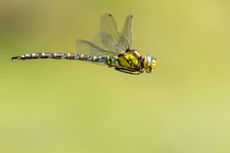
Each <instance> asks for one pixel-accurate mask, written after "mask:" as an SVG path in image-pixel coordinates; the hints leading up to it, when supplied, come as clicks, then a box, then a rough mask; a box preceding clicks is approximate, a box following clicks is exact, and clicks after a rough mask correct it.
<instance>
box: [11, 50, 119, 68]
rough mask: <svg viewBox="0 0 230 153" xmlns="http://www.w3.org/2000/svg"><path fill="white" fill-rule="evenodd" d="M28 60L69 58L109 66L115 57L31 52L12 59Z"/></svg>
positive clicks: (112, 64)
mask: <svg viewBox="0 0 230 153" xmlns="http://www.w3.org/2000/svg"><path fill="white" fill-rule="evenodd" d="M15 59H17V60H28V59H67V60H82V61H90V62H98V63H103V64H106V65H109V66H114V63H115V58H114V57H112V56H90V55H84V54H74V53H31V54H24V55H20V56H15V57H12V60H15Z"/></svg>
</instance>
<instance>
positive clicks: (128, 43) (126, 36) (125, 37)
mask: <svg viewBox="0 0 230 153" xmlns="http://www.w3.org/2000/svg"><path fill="white" fill-rule="evenodd" d="M132 31H133V16H132V15H129V16H128V17H127V18H126V21H125V24H124V27H123V31H122V34H121V42H120V45H122V46H125V47H126V48H127V49H132V41H133V40H132Z"/></svg>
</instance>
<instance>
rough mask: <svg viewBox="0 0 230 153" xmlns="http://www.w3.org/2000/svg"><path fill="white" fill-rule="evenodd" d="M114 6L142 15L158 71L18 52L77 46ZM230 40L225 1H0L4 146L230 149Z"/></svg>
mask: <svg viewBox="0 0 230 153" xmlns="http://www.w3.org/2000/svg"><path fill="white" fill-rule="evenodd" d="M106 12H111V13H112V14H113V15H114V17H115V18H116V20H117V22H118V25H120V26H119V27H120V28H121V26H122V25H123V22H124V20H125V18H126V16H127V15H129V14H133V15H134V34H133V35H134V47H135V48H138V49H139V50H140V51H141V52H142V53H143V54H145V53H149V54H151V55H153V56H155V57H156V58H157V59H158V65H157V69H156V70H155V71H154V72H153V73H151V74H143V75H139V76H133V75H127V74H123V73H119V72H117V71H114V70H113V69H109V68H107V67H103V66H98V65H95V64H91V63H86V62H79V61H61V60H31V61H11V60H10V58H11V57H12V56H15V55H20V54H24V53H27V52H36V51H38V52H41V51H50V52H55V51H59V52H60V51H70V52H75V46H74V42H75V40H76V39H77V38H82V39H87V40H90V39H91V38H93V36H94V35H95V34H96V33H97V31H98V29H99V18H100V16H101V15H102V14H104V13H106ZM229 40H230V1H227V0H186V1H180V0H175V1H169V0H161V1H160V0H158V1H152V0H141V1H140V0H126V1H124V0H116V1H115V0H113V1H106V0H66V1H56V0H48V1H47V0H40V1H36V0H1V1H0V42H1V44H0V52H1V57H0V93H1V96H0V153H154V152H158V153H217V152H218V153H229V152H230V146H229V144H230V95H229V91H230V79H229V78H230V71H229V66H230V45H229V44H230V43H229Z"/></svg>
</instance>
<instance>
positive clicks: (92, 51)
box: [76, 39, 115, 56]
mask: <svg viewBox="0 0 230 153" xmlns="http://www.w3.org/2000/svg"><path fill="white" fill-rule="evenodd" d="M76 50H77V53H80V54H85V55H92V56H100V55H112V54H115V52H113V51H110V50H105V49H102V48H100V47H99V46H97V45H96V44H94V43H92V42H90V41H86V40H81V39H79V40H77V41H76Z"/></svg>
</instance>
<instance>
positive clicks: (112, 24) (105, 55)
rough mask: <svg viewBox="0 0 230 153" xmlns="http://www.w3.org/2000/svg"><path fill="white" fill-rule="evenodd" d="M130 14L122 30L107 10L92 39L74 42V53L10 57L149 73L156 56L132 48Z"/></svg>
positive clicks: (31, 54) (46, 53)
mask: <svg viewBox="0 0 230 153" xmlns="http://www.w3.org/2000/svg"><path fill="white" fill-rule="evenodd" d="M132 24H133V16H132V15H129V16H128V17H127V18H126V20H125V23H124V26H123V29H122V30H121V32H120V31H118V26H117V23H116V21H115V19H114V17H113V16H112V14H110V13H106V14H104V15H102V16H101V19H100V31H99V33H98V34H97V35H96V37H95V40H94V41H93V42H91V41H87V40H82V39H79V40H77V41H76V48H77V53H61V52H56V53H48V52H39V53H27V54H23V55H19V56H14V57H12V60H29V59H67V60H80V61H88V62H93V63H98V64H101V65H107V66H108V67H111V68H114V69H115V70H117V71H120V72H124V73H128V74H136V75H138V74H141V73H143V72H146V73H150V72H152V71H153V70H154V69H155V67H156V58H154V57H152V56H150V55H148V54H146V55H142V54H141V53H140V52H139V51H138V50H137V49H134V48H132V43H133V38H132V29H133V25H132Z"/></svg>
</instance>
